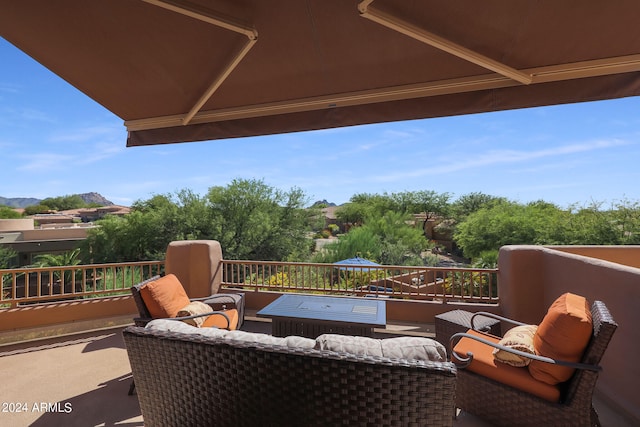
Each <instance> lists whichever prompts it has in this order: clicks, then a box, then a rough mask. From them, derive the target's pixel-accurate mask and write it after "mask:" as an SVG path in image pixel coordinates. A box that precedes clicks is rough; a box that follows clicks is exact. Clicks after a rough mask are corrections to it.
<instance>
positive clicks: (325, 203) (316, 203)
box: [311, 200, 336, 208]
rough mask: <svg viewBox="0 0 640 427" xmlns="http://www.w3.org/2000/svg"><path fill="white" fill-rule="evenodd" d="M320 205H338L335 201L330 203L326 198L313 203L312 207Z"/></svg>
mask: <svg viewBox="0 0 640 427" xmlns="http://www.w3.org/2000/svg"><path fill="white" fill-rule="evenodd" d="M318 206H327V207H331V206H336V204H335V203H329V202H327V201H326V200H318V201H317V202H315V203H314V204H313V205H311V207H312V208H315V207H318Z"/></svg>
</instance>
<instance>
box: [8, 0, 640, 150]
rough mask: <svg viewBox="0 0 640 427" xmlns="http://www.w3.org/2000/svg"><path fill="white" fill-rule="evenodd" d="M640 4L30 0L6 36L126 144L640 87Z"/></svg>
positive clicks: (468, 109) (11, 18) (15, 9)
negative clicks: (105, 116)
mask: <svg viewBox="0 0 640 427" xmlns="http://www.w3.org/2000/svg"><path fill="white" fill-rule="evenodd" d="M638 16H640V2H638V1H636V0H616V1H615V2H603V1H597V0H587V1H585V0H565V1H557V0H539V1H535V2H532V1H530V0H512V1H504V0H485V1H477V0H458V1H450V2H443V1H440V0H422V1H412V2H409V1H405V0H375V1H373V0H361V1H357V0H304V1H303V0H270V1H264V0H242V1H235V0H190V1H182V0H109V1H86V0H56V1H50V0H20V1H3V2H2V13H0V35H1V36H2V37H4V38H5V39H7V40H8V41H9V42H11V43H13V44H14V45H15V46H17V47H18V48H19V49H21V50H23V51H24V52H26V53H27V54H29V55H30V56H32V57H33V58H35V59H36V60H37V61H39V62H40V63H42V64H43V65H44V66H46V67H47V68H49V69H50V70H52V71H53V72H54V73H56V74H58V75H59V76H60V77H62V78H63V79H65V80H66V81H68V82H69V83H70V84H72V85H73V86H75V87H76V88H78V89H79V90H80V91H82V92H84V93H85V94H87V95H88V96H89V97H91V98H93V99H94V100H95V101H97V102H98V103H100V104H101V105H103V106H104V107H106V108H107V109H108V110H110V111H112V112H113V113H114V114H116V115H117V116H119V117H120V118H122V119H123V120H124V122H125V126H126V128H127V129H128V131H129V136H128V140H127V144H128V145H130V146H135V145H150V144H161V143H172V142H183V141H200V140H210V139H221V138H232V137H242V136H253V135H265V134H274V133H282V132H292V131H302V130H312V129H323V128H332V127H339V126H348V125H356V124H365V123H377V122H386V121H395V120H407V119H417V118H428V117H438V116H447V115H456V114H467V113H476V112H486V111H496V110H504V109H512V108H522V107H531V106H541V105H551V104H561V103H569V102H579V101H592V100H600V99H610V98H618V97H625V96H634V95H639V94H640V26H639V25H637V17H638Z"/></svg>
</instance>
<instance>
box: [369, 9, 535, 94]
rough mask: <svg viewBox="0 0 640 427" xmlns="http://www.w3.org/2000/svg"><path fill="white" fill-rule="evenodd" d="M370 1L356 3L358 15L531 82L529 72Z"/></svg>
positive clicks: (499, 71)
mask: <svg viewBox="0 0 640 427" xmlns="http://www.w3.org/2000/svg"><path fill="white" fill-rule="evenodd" d="M371 3H373V0H365V1H363V2H361V3H360V4H358V9H359V10H360V16H362V17H364V18H367V19H369V20H371V21H373V22H376V23H378V24H380V25H383V26H385V27H387V28H390V29H392V30H394V31H397V32H399V33H402V34H404V35H406V36H409V37H411V38H414V39H416V40H418V41H420V42H422V43H426V44H428V45H430V46H433V47H435V48H437V49H440V50H442V51H444V52H447V53H450V54H452V55H455V56H457V57H458V58H461V59H464V60H465V61H469V62H472V63H474V64H476V65H479V66H481V67H483V68H486V69H488V70H491V71H494V72H496V73H498V74H501V75H503V76H505V77H508V78H510V79H513V80H515V81H517V82H520V83H522V84H526V85H528V84H530V83H531V82H532V77H531V75H530V74H527V73H524V72H522V71H520V70H516V69H515V68H512V67H509V66H508V65H505V64H503V63H501V62H498V61H495V60H493V59H491V58H489V57H486V56H484V55H481V54H479V53H478V52H475V51H473V50H471V49H467V48H466V47H464V46H461V45H459V44H457V43H454V42H452V41H450V40H447V39H445V38H443V37H440V36H438V35H436V34H434V33H432V32H429V31H427V30H425V29H422V28H420V27H417V26H416V25H413V24H411V23H409V22H406V21H404V20H402V19H400V18H397V17H395V16H392V15H390V14H388V13H386V12H383V11H380V10H378V9H375V8H372V7H370V6H371Z"/></svg>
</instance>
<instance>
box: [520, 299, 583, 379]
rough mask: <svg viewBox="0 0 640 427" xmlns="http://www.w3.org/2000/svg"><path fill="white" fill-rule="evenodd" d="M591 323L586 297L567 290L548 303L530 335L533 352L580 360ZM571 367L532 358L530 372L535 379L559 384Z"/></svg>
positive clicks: (568, 376) (568, 359)
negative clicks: (533, 334)
mask: <svg viewBox="0 0 640 427" xmlns="http://www.w3.org/2000/svg"><path fill="white" fill-rule="evenodd" d="M592 333H593V324H592V320H591V310H590V309H589V304H588V302H587V300H586V299H585V298H584V297H582V296H579V295H575V294H571V293H566V294H564V295H562V296H560V297H559V298H558V299H557V300H556V301H555V302H554V303H553V304H552V305H551V307H549V310H548V311H547V314H546V316H545V317H544V319H542V322H541V323H540V325H538V330H537V331H536V334H535V336H534V337H533V346H534V348H535V350H536V354H538V355H540V356H546V357H550V358H552V359H558V360H565V361H568V362H579V361H580V359H581V358H582V353H584V350H585V348H586V347H587V344H589V340H590V339H591V334H592ZM573 371H574V369H573V368H570V367H568V366H560V365H554V364H550V363H544V362H538V361H535V360H534V361H532V362H531V363H530V364H529V373H530V374H531V376H532V377H534V378H535V379H537V380H538V381H542V382H544V383H547V384H551V385H554V384H558V383H561V382H564V381H567V380H568V379H569V378H571V376H572V375H573Z"/></svg>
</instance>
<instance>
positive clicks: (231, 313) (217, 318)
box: [201, 308, 238, 331]
mask: <svg viewBox="0 0 640 427" xmlns="http://www.w3.org/2000/svg"><path fill="white" fill-rule="evenodd" d="M224 314H226V315H227V317H229V326H228V328H229V330H231V331H233V330H235V329H236V328H237V327H238V310H236V309H235V308H234V309H231V310H225V311H224ZM201 327H202V328H211V327H214V328H220V329H227V319H225V318H224V316H223V315H221V314H212V315H211V316H209V317H207V319H206V320H205V321H204V322H203V323H202V325H201Z"/></svg>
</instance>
